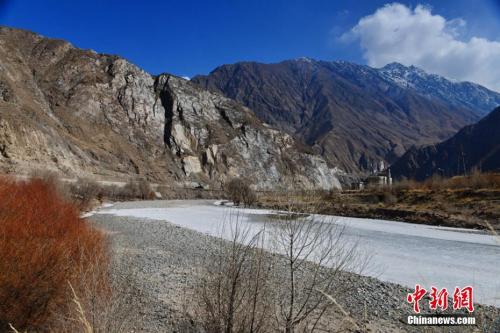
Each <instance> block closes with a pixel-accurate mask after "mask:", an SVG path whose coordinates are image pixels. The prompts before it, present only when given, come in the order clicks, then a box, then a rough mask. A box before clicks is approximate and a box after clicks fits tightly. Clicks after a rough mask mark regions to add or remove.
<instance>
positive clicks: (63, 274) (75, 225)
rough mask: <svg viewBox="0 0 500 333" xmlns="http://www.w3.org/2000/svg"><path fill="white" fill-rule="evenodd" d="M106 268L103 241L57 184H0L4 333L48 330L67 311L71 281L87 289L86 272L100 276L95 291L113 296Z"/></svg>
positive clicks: (37, 181)
mask: <svg viewBox="0 0 500 333" xmlns="http://www.w3.org/2000/svg"><path fill="white" fill-rule="evenodd" d="M96 265H97V266H99V269H98V270H96ZM107 266H108V249H107V242H106V240H105V237H104V236H103V235H102V233H101V232H99V231H97V230H95V229H93V228H92V227H91V226H90V225H88V224H87V223H86V222H85V221H84V220H82V219H80V218H79V211H78V210H77V209H76V208H75V206H74V205H72V204H71V203H69V202H67V201H65V200H64V199H63V198H61V195H60V194H58V192H57V186H56V185H55V184H53V183H50V182H49V181H47V179H44V180H42V179H40V178H38V179H34V180H31V181H29V182H23V183H16V182H13V181H9V180H6V179H1V180H0V272H2V274H0V331H2V330H7V329H8V327H9V324H12V325H13V326H14V327H16V328H17V329H19V330H21V331H24V330H30V331H48V330H49V329H50V327H51V325H53V322H52V320H53V318H54V314H56V313H66V311H67V309H68V304H69V301H70V300H71V295H70V293H69V288H68V282H70V283H71V284H72V285H73V286H74V287H75V290H77V291H79V290H81V289H82V288H84V287H85V284H86V283H87V281H84V278H82V275H81V274H82V272H88V271H90V270H92V271H94V272H98V273H97V276H94V277H93V278H94V283H95V288H96V289H99V291H100V293H101V294H103V295H105V294H106V293H107V292H108V291H109V288H108V287H107V286H108V280H107V277H108V272H107Z"/></svg>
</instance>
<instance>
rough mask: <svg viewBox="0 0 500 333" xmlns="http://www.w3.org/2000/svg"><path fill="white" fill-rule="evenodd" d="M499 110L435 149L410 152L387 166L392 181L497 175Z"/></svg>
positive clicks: (499, 164)
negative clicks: (475, 172) (476, 171)
mask: <svg viewBox="0 0 500 333" xmlns="http://www.w3.org/2000/svg"><path fill="white" fill-rule="evenodd" d="M499 129H500V107H499V108H496V109H495V110H493V111H492V112H491V113H490V114H489V115H488V116H486V117H485V118H483V119H481V120H480V121H479V122H478V123H477V124H474V125H470V126H466V127H464V128H463V129H462V130H460V131H459V132H458V133H457V134H456V135H454V136H453V137H451V138H450V139H448V140H446V141H444V142H441V143H439V144H436V145H431V146H426V147H422V148H415V147H414V148H412V149H410V150H409V151H408V152H406V153H405V154H404V155H403V156H402V157H401V158H400V159H399V160H398V161H397V162H396V163H394V165H392V166H391V170H392V173H393V175H394V176H395V177H397V178H401V177H406V178H411V179H416V180H424V179H426V178H428V177H431V176H432V175H435V174H436V175H441V176H448V177H450V176H455V175H463V174H464V173H470V172H471V171H472V170H474V169H475V168H477V169H479V170H482V171H500V130H499Z"/></svg>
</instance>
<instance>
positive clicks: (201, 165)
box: [0, 27, 339, 188]
mask: <svg viewBox="0 0 500 333" xmlns="http://www.w3.org/2000/svg"><path fill="white" fill-rule="evenodd" d="M300 147H301V146H300V144H297V142H295V141H294V140H293V139H292V138H291V137H290V136H289V135H286V134H283V133H281V132H279V131H277V130H275V129H272V128H270V127H269V126H267V125H265V124H263V123H262V122H261V121H260V120H259V119H258V118H256V117H255V115H254V114H253V112H251V111H250V110H248V109H247V108H245V107H243V106H241V105H239V104H238V103H236V102H235V101H233V100H230V99H228V98H225V97H223V96H221V95H218V94H212V93H209V92H208V91H205V90H203V89H200V88H199V87H197V86H195V85H194V84H192V83H190V82H188V81H186V80H184V79H181V78H177V77H174V76H171V75H168V74H165V75H160V76H158V77H153V76H151V75H149V74H148V73H146V72H144V71H142V70H141V69H139V68H137V67H136V66H134V65H132V64H131V63H129V62H127V61H126V60H124V59H121V58H119V57H116V56H109V55H103V54H96V53H95V52H93V51H87V50H80V49H77V48H75V47H73V46H72V45H71V44H69V43H67V42H64V41H60V40H53V39H47V38H43V37H41V36H39V35H36V34H33V33H31V32H27V31H21V30H16V29H10V28H5V27H3V28H0V169H1V170H3V171H4V172H10V173H18V174H19V173H27V172H29V171H30V170H32V169H36V168H49V169H54V170H59V171H62V172H63V173H65V174H68V175H71V176H78V175H81V176H85V175H86V176H92V177H101V178H128V177H131V176H135V175H141V176H146V177H147V178H149V179H150V180H154V181H158V182H167V183H170V184H177V185H179V184H180V185H182V184H184V183H186V182H192V181H195V182H199V183H202V184H206V185H211V186H215V187H218V186H220V185H221V184H223V183H224V182H225V181H226V180H227V179H228V178H230V177H235V176H243V177H246V178H249V179H250V180H251V181H253V183H254V184H255V185H256V186H257V187H261V188H265V187H274V186H277V185H280V186H286V185H294V186H299V187H300V186H306V187H323V188H330V187H338V186H339V183H338V180H337V178H336V175H335V170H332V169H330V168H328V167H327V165H326V163H325V161H324V160H323V159H322V158H320V157H318V156H315V155H313V154H311V153H308V152H307V151H306V150H304V149H302V148H300Z"/></svg>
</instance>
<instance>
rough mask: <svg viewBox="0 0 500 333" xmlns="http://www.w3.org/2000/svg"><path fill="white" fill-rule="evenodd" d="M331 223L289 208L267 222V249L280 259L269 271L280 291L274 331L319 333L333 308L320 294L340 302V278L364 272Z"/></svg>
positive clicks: (339, 229)
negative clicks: (270, 245)
mask: <svg viewBox="0 0 500 333" xmlns="http://www.w3.org/2000/svg"><path fill="white" fill-rule="evenodd" d="M309 202H311V203H312V202H314V201H312V200H310V201H309ZM335 222H336V221H334V220H333V219H328V218H325V217H322V216H318V215H306V214H303V213H301V212H298V211H297V210H296V209H295V208H294V206H293V204H291V205H289V206H288V208H287V210H286V211H285V212H283V213H280V214H276V215H275V216H273V222H272V223H271V224H270V226H271V228H272V229H271V230H272V231H271V235H272V236H271V238H272V243H273V249H274V251H275V252H277V253H280V254H282V255H283V256H284V260H281V261H277V262H276V263H275V266H276V268H277V269H276V268H275V270H274V271H275V272H278V274H276V275H275V279H276V280H277V281H276V282H275V283H281V286H282V287H281V288H280V289H278V290H279V293H278V295H276V297H275V298H274V302H275V304H274V308H275V311H276V313H275V324H276V328H277V329H279V330H281V331H284V332H286V333H293V332H298V331H300V332H315V331H320V330H324V329H325V328H326V327H325V326H323V325H324V323H323V317H324V315H325V314H326V313H327V312H328V311H329V310H330V309H331V308H332V307H333V306H334V304H332V302H331V300H330V299H329V298H327V297H325V295H324V294H325V293H326V294H328V295H336V296H339V295H340V296H339V297H341V291H342V289H341V286H339V285H338V283H337V282H338V280H339V276H340V272H341V271H343V270H350V271H355V270H361V269H362V268H364V267H365V266H366V264H367V258H364V257H361V256H360V255H359V253H358V252H357V244H356V242H351V241H348V239H347V238H346V237H345V229H344V228H343V227H341V226H338V225H337V224H336V223H335ZM280 266H281V267H280ZM280 272H285V273H284V275H283V274H281V273H280Z"/></svg>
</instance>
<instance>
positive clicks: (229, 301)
mask: <svg viewBox="0 0 500 333" xmlns="http://www.w3.org/2000/svg"><path fill="white" fill-rule="evenodd" d="M224 225H225V228H228V229H229V233H230V235H231V240H230V242H224V241H221V242H220V243H219V244H218V246H216V247H215V248H213V249H212V250H211V251H209V252H207V259H206V263H207V264H206V267H205V274H204V277H203V279H202V282H201V285H200V293H199V296H200V301H201V302H200V303H201V312H202V313H201V316H200V317H201V320H202V324H203V326H204V328H205V330H206V331H207V332H209V333H216V332H217V333H219V332H224V333H233V332H241V333H259V332H267V325H268V322H269V304H270V302H269V300H268V298H269V297H270V290H269V288H268V284H267V280H268V279H267V276H268V274H269V269H270V266H269V264H270V262H269V261H268V260H267V256H266V253H265V252H264V250H263V249H262V247H263V242H264V235H265V232H264V230H262V231H260V232H257V233H252V231H251V230H250V229H249V228H247V227H244V226H243V225H242V223H241V220H240V216H239V215H231V217H230V218H229V219H228V221H226V222H225V223H224ZM223 232H225V231H223Z"/></svg>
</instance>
